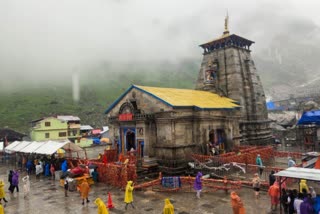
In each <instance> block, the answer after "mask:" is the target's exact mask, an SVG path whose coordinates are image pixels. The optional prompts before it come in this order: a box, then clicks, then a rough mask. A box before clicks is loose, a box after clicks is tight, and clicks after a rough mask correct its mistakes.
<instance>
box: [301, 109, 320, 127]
mask: <svg viewBox="0 0 320 214" xmlns="http://www.w3.org/2000/svg"><path fill="white" fill-rule="evenodd" d="M308 124H316V125H320V110H316V111H307V112H304V113H303V115H302V116H301V118H300V120H299V121H298V125H308Z"/></svg>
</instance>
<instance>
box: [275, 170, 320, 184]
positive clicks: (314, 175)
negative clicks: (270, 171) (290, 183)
mask: <svg viewBox="0 0 320 214" xmlns="http://www.w3.org/2000/svg"><path fill="white" fill-rule="evenodd" d="M274 176H276V177H285V178H297V179H305V180H309V181H320V170H319V169H309V168H300V167H290V168H288V169H285V170H282V171H280V172H277V173H275V174H274Z"/></svg>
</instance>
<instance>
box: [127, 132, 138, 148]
mask: <svg viewBox="0 0 320 214" xmlns="http://www.w3.org/2000/svg"><path fill="white" fill-rule="evenodd" d="M135 140H136V135H135V133H134V132H133V131H131V130H128V131H127V133H126V149H127V152H129V151H130V150H131V149H134V150H136V144H135Z"/></svg>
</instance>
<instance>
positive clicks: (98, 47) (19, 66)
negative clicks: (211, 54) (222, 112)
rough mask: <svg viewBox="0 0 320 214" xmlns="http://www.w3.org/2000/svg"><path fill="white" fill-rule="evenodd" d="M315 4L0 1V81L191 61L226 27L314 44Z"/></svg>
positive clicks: (259, 50) (10, 83)
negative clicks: (109, 66) (104, 66)
mask: <svg viewBox="0 0 320 214" xmlns="http://www.w3.org/2000/svg"><path fill="white" fill-rule="evenodd" d="M318 2H319V1H317V0H313V1H311V0H310V1H308V3H306V2H303V1H300V0H282V1H278V0H273V1H256V0H243V1H236V0H234V1H230V0H227V1H225V0H224V1H216V0H200V1H194V0H179V1H170V0H161V1H153V0H141V1H138V0H136V1H135V0H114V1H110V0H64V1H62V0H25V1H21V0H0V74H1V79H0V84H1V85H2V87H3V86H6V87H15V86H16V85H18V84H20V83H23V82H25V81H29V82H31V83H34V84H36V83H37V82H50V81H60V80H63V79H65V78H71V75H72V74H73V73H75V72H90V68H91V67H94V66H96V65H99V64H101V63H103V62H108V63H111V64H113V65H121V64H125V63H128V62H129V63H141V62H143V63H146V62H150V63H152V62H160V61H171V62H179V61H180V60H183V59H186V58H187V59H189V58H191V59H195V60H198V61H199V63H200V61H201V57H202V50H201V48H200V47H199V46H198V45H199V44H202V43H205V42H207V41H210V40H212V39H214V38H217V37H219V36H220V35H221V34H222V32H223V30H224V18H225V15H226V13H227V11H228V14H229V17H230V24H229V29H230V32H231V33H235V34H238V35H241V36H243V37H246V38H248V39H250V40H253V41H255V42H256V44H254V46H253V55H257V56H260V57H264V54H265V52H264V50H265V49H267V48H268V47H270V46H271V45H273V44H274V43H275V41H277V38H279V36H282V37H283V36H284V37H285V38H288V40H289V39H301V40H304V42H309V43H312V42H319V41H320V39H319V36H318V35H319V26H320V16H319V15H318V11H317V10H318V9H319V8H320V7H319V6H320V4H319V3H318Z"/></svg>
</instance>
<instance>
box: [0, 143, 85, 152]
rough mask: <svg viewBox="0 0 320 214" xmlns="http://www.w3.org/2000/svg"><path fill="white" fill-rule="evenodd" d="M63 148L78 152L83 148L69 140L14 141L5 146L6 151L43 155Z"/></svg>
mask: <svg viewBox="0 0 320 214" xmlns="http://www.w3.org/2000/svg"><path fill="white" fill-rule="evenodd" d="M61 148H63V149H64V150H66V151H71V152H80V151H83V149H82V148H81V147H79V146H77V145H75V144H74V143H71V142H69V141H62V142H61V141H44V142H36V141H32V142H30V141H15V142H13V143H11V144H10V145H8V146H7V147H5V151H6V152H23V153H35V154H43V155H52V154H54V153H55V152H57V150H58V149H61Z"/></svg>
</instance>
